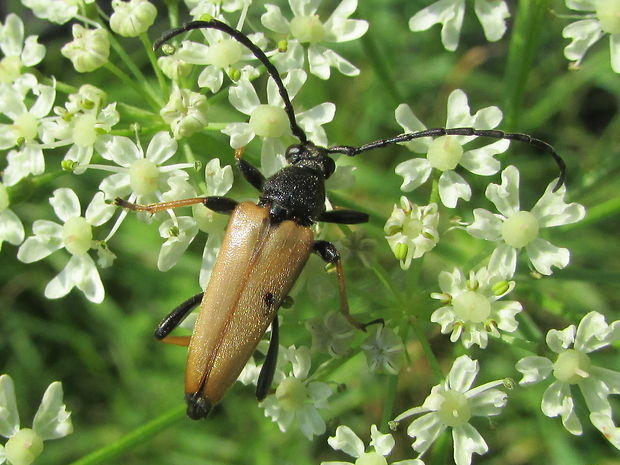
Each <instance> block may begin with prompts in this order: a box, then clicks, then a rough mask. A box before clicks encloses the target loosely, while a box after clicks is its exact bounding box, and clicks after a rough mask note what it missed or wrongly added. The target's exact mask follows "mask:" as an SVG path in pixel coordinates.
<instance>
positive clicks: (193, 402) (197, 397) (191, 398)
mask: <svg viewBox="0 0 620 465" xmlns="http://www.w3.org/2000/svg"><path fill="white" fill-rule="evenodd" d="M185 400H186V402H187V416H188V417H190V418H191V419H192V420H201V419H202V418H205V417H206V416H207V415H208V414H209V412H210V411H211V402H209V400H208V399H207V398H206V397H204V396H203V395H202V393H201V392H194V393H189V392H188V393H187V394H185Z"/></svg>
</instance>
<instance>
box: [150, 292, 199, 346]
mask: <svg viewBox="0 0 620 465" xmlns="http://www.w3.org/2000/svg"><path fill="white" fill-rule="evenodd" d="M203 295H204V292H201V293H199V294H196V295H195V296H192V297H190V298H189V299H187V300H186V301H185V302H183V303H182V304H181V305H179V306H178V307H176V308H175V309H174V310H172V311H171V312H170V313H169V314H168V316H166V317H165V318H164V319H163V320H161V323H159V325H158V326H157V329H156V330H155V337H156V338H157V339H160V340H161V339H163V338H165V337H166V336H168V335H169V334H170V333H171V332H172V331H173V330H174V329H175V328H176V327H177V326H179V325H180V324H181V322H182V321H183V320H184V319H185V318H186V317H187V315H189V312H191V311H192V310H193V309H194V308H195V307H196V305H198V304H199V303H200V301H201V300H202V296H203Z"/></svg>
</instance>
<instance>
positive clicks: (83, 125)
mask: <svg viewBox="0 0 620 465" xmlns="http://www.w3.org/2000/svg"><path fill="white" fill-rule="evenodd" d="M96 122H97V118H96V117H95V114H94V113H92V112H89V113H84V114H81V115H79V116H77V117H76V118H75V121H74V123H73V142H74V143H75V144H76V145H77V146H79V147H90V146H92V145H93V144H94V143H95V140H96V139H97V130H96V127H95V123H96Z"/></svg>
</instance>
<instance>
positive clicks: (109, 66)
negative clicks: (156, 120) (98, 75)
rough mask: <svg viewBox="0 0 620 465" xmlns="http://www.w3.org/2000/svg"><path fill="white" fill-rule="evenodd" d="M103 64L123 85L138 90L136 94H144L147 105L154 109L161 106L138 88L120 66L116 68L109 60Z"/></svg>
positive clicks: (147, 93)
mask: <svg viewBox="0 0 620 465" xmlns="http://www.w3.org/2000/svg"><path fill="white" fill-rule="evenodd" d="M103 66H104V68H106V69H107V70H108V71H110V72H111V73H112V74H114V75H115V76H116V77H117V78H119V79H120V80H121V81H123V83H125V85H127V86H129V87H131V88H132V89H134V90H135V91H136V92H138V94H140V95H144V96H145V97H146V100H147V101H148V102H149V105H151V107H152V108H153V109H154V110H156V111H158V110H159V108H160V107H161V106H160V105H159V104H158V103H157V99H155V98H154V97H153V96H152V95H151V94H150V93H149V92H146V93H144V90H143V89H142V88H140V86H138V85H137V84H136V83H135V82H134V81H133V80H132V79H131V78H130V77H129V76H127V75H126V74H125V73H124V72H123V71H122V70H121V69H120V68H118V67H117V66H116V65H114V64H112V62H110V61H108V62H107V63H105V64H104V65H103Z"/></svg>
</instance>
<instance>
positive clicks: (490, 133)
mask: <svg viewBox="0 0 620 465" xmlns="http://www.w3.org/2000/svg"><path fill="white" fill-rule="evenodd" d="M439 136H479V137H489V138H491V139H508V140H516V141H519V142H525V143H526V144H530V145H532V146H534V147H536V148H537V149H539V150H542V151H543V152H546V153H548V154H549V155H551V157H552V158H553V160H554V161H555V163H556V164H557V165H558V168H560V176H559V177H558V181H557V182H556V183H555V186H554V188H553V192H555V191H557V190H558V189H559V188H560V187H561V186H562V184H564V181H565V179H566V163H564V160H563V159H562V157H560V156H559V155H558V154H557V152H556V151H555V149H554V148H553V147H552V146H551V145H549V144H548V143H546V142H545V141H543V140H540V139H536V138H534V137H532V136H529V135H527V134H521V133H513V132H504V131H499V130H493V129H474V128H450V129H445V128H434V129H426V130H424V131H420V132H412V133H408V134H401V135H398V136H396V137H392V138H390V139H379V140H376V141H374V142H370V143H368V144H364V145H360V146H359V147H353V146H350V145H336V146H334V147H330V148H328V149H327V152H328V153H343V154H345V155H348V156H350V157H353V156H355V155H358V154H360V153H362V152H366V151H368V150H372V149H378V148H381V147H385V146H387V145H390V144H397V143H399V142H409V141H410V140H413V139H420V138H422V137H439Z"/></svg>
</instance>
